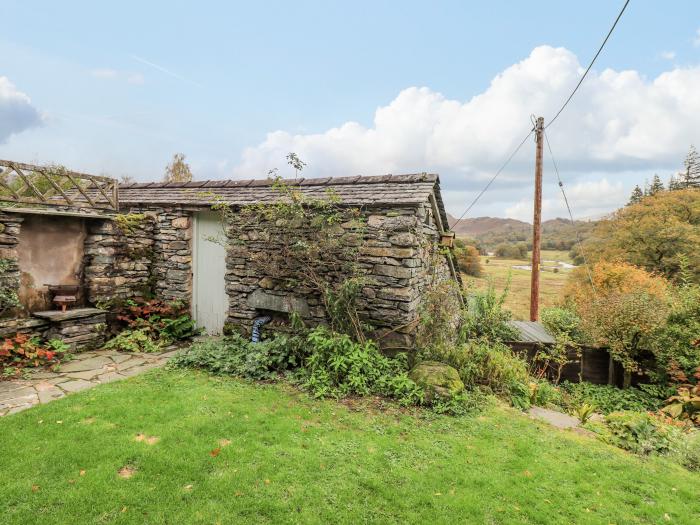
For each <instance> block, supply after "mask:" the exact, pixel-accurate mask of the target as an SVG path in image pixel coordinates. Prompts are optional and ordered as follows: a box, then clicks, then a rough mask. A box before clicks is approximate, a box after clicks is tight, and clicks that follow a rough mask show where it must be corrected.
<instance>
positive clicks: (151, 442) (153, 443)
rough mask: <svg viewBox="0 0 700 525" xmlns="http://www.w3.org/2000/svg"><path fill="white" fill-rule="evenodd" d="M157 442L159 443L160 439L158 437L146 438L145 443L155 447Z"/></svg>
mask: <svg viewBox="0 0 700 525" xmlns="http://www.w3.org/2000/svg"><path fill="white" fill-rule="evenodd" d="M159 441H160V438H159V437H158V436H148V437H147V438H146V443H148V444H149V445H155V444H156V443H158V442H159Z"/></svg>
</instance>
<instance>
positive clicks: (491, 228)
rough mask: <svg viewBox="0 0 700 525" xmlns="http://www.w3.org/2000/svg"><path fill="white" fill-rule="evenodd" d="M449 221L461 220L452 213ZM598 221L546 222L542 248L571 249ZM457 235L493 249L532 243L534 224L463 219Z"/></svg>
mask: <svg viewBox="0 0 700 525" xmlns="http://www.w3.org/2000/svg"><path fill="white" fill-rule="evenodd" d="M447 217H448V219H449V223H450V224H451V225H454V224H455V223H456V222H457V219H456V218H455V217H452V216H451V215H449V214H448V216H447ZM595 224H596V222H595V221H575V225H572V224H571V221H570V220H568V219H562V218H556V219H550V220H548V221H544V222H542V247H543V248H544V249H547V250H570V249H571V247H572V246H573V245H574V243H575V242H576V235H577V234H578V235H579V237H580V238H581V240H583V239H585V238H586V237H588V235H590V232H591V230H592V229H593V227H594V226H595ZM453 230H454V231H455V233H456V234H457V237H462V238H471V239H476V241H478V242H477V244H479V245H480V247H481V249H482V250H483V249H487V248H488V249H492V248H494V247H495V246H496V245H498V244H502V243H507V244H512V243H518V242H526V243H528V244H529V245H531V243H532V224H530V223H527V222H524V221H519V220H517V219H502V218H499V217H476V218H473V219H462V220H461V221H460V222H459V224H457V225H456V227H454V228H453Z"/></svg>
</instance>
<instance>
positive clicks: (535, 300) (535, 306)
mask: <svg viewBox="0 0 700 525" xmlns="http://www.w3.org/2000/svg"><path fill="white" fill-rule="evenodd" d="M543 131H544V118H543V117H538V118H537V122H536V123H535V142H536V150H535V152H536V153H535V216H534V218H533V220H532V272H531V280H530V321H537V320H538V318H539V315H540V245H541V242H542V239H541V235H542V132H543Z"/></svg>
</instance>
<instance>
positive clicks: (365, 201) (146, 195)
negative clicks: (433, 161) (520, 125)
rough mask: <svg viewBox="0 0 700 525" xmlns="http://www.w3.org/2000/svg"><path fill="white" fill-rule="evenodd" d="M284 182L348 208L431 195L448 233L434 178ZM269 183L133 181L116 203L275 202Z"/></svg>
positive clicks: (422, 175) (424, 198) (423, 199)
mask: <svg viewBox="0 0 700 525" xmlns="http://www.w3.org/2000/svg"><path fill="white" fill-rule="evenodd" d="M284 183H285V184H287V185H289V186H292V187H296V188H298V190H299V191H301V192H302V193H304V194H305V195H308V196H309V197H312V198H313V197H315V198H322V197H324V196H325V195H326V194H327V191H328V190H329V189H332V190H333V191H334V193H335V194H336V195H337V196H338V197H339V198H340V200H341V202H342V204H345V205H348V206H376V205H386V206H402V205H416V204H420V203H424V202H427V201H428V198H429V196H430V194H431V193H434V195H435V199H436V201H437V205H438V209H439V211H440V215H441V219H442V221H443V224H444V225H445V227H446V228H447V214H446V213H445V210H444V205H443V202H442V196H441V194H440V178H439V177H438V176H437V175H435V174H430V173H417V174H410V175H379V176H361V175H356V176H353V177H325V178H315V179H313V178H310V179H304V178H300V179H296V180H294V179H285V180H284ZM272 184H273V180H272V179H260V180H253V179H248V180H205V181H192V182H184V183H182V182H167V183H165V182H135V183H129V184H120V185H119V201H120V203H123V204H159V205H169V204H170V205H172V204H179V205H186V206H208V205H211V204H212V202H213V201H214V198H213V195H215V196H216V199H217V200H218V201H222V202H225V203H227V204H229V205H232V206H244V205H247V204H255V203H265V202H274V201H276V200H277V199H279V196H280V193H279V191H278V190H276V189H275V188H273V187H272Z"/></svg>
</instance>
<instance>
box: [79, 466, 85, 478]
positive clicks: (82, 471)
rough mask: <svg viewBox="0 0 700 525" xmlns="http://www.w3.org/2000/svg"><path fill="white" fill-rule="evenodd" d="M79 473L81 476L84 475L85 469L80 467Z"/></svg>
mask: <svg viewBox="0 0 700 525" xmlns="http://www.w3.org/2000/svg"><path fill="white" fill-rule="evenodd" d="M80 475H81V476H84V475H85V469H82V468H81V469H80Z"/></svg>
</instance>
